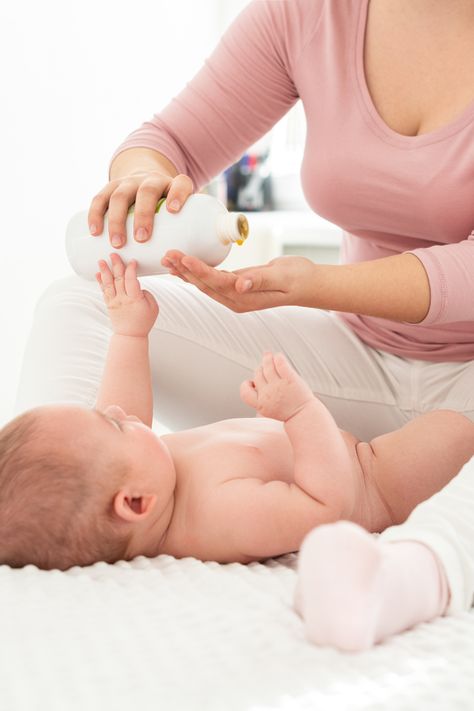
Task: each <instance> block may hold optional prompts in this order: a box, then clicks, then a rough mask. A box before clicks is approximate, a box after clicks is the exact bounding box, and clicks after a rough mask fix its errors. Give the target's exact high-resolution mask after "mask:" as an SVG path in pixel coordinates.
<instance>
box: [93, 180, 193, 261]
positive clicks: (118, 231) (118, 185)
mask: <svg viewBox="0 0 474 711" xmlns="http://www.w3.org/2000/svg"><path fill="white" fill-rule="evenodd" d="M192 193H193V182H192V180H191V178H190V177H189V176H187V175H182V174H180V175H177V176H175V177H173V176H171V175H169V174H167V173H166V172H162V171H160V170H150V171H143V172H140V173H133V174H132V175H125V176H123V177H122V178H117V179H115V180H111V181H110V182H109V183H107V185H105V186H104V187H103V188H102V190H100V192H99V193H97V195H96V196H95V197H94V198H93V199H92V202H91V205H90V208H89V213H88V223H89V230H90V232H91V234H92V235H100V234H102V232H103V228H104V216H105V213H106V212H107V213H108V238H109V241H110V244H111V246H112V247H114V249H120V248H121V247H123V246H124V244H125V243H126V241H127V231H126V222H127V216H128V212H129V208H130V206H131V205H135V211H134V218H133V236H134V239H136V240H137V242H146V241H147V240H149V239H150V237H151V234H152V232H153V224H154V220H155V214H156V207H157V205H158V203H159V201H160V200H161V198H162V197H164V196H167V198H166V208H165V209H169V211H170V212H178V211H179V210H180V209H181V207H182V206H183V205H184V203H185V202H186V200H187V199H188V197H189V196H190V195H192Z"/></svg>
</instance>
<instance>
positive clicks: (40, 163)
mask: <svg viewBox="0 0 474 711" xmlns="http://www.w3.org/2000/svg"><path fill="white" fill-rule="evenodd" d="M247 2H248V0H199V2H196V1H195V0H174V2H173V3H169V2H166V1H165V0H154V2H149V0H135V1H134V3H133V4H132V5H130V3H129V2H126V1H125V0H113V1H112V0H99V1H97V0H81V2H80V3H70V2H64V0H44V1H43V2H42V3H36V2H34V1H33V0H16V2H15V3H2V4H1V5H0V62H1V66H2V79H1V82H2V86H1V92H2V111H1V119H0V120H1V122H2V126H1V131H0V141H1V144H0V149H1V156H2V170H1V172H0V184H1V192H0V194H1V198H2V215H3V218H2V236H1V239H2V252H1V257H0V300H1V302H0V303H1V307H0V337H1V343H2V348H1V366H2V379H1V398H0V426H1V425H2V424H4V422H6V421H7V420H8V419H10V418H11V416H12V409H13V403H14V399H15V392H16V387H17V382H18V376H19V371H20V366H21V358H22V354H23V349H24V345H25V342H26V339H27V336H28V331H29V328H30V324H31V321H32V317H33V310H34V306H35V303H36V301H37V299H38V297H39V296H40V294H41V293H42V292H43V291H44V289H45V288H46V287H47V285H48V284H49V283H50V282H51V281H52V280H54V279H56V278H60V277H63V276H66V275H68V274H70V273H71V269H70V267H69V265H68V263H67V260H66V257H65V252H64V232H65V226H66V224H67V221H68V219H69V218H70V216H71V215H72V214H73V213H75V212H77V211H78V210H82V209H87V208H88V205H89V202H90V200H91V198H92V196H93V195H94V194H95V193H96V192H97V191H98V190H99V189H100V188H101V187H102V186H103V185H104V184H105V183H106V182H107V171H108V165H109V161H110V157H111V155H112V153H113V151H114V150H115V148H116V147H117V145H118V144H119V143H120V142H121V141H122V140H123V139H124V138H125V136H126V135H128V133H130V132H131V131H132V130H133V129H135V128H136V127H138V126H139V125H140V124H141V123H142V122H143V121H144V120H148V119H149V118H150V117H151V116H152V114H153V113H154V112H156V111H159V109H160V108H161V107H163V106H164V105H165V104H166V103H167V102H168V101H169V100H170V99H171V98H172V97H173V96H174V95H175V94H176V93H178V92H179V91H180V90H181V89H182V87H183V85H184V84H185V83H186V82H187V81H189V79H190V78H191V77H192V76H193V75H194V74H195V72H196V71H197V70H198V69H199V67H200V66H201V64H202V62H203V61H204V59H205V58H206V56H208V55H209V54H210V53H211V51H212V49H213V47H214V45H215V44H216V43H217V41H218V39H219V36H220V35H221V34H222V32H223V31H224V30H225V28H226V27H227V26H228V25H229V23H230V22H231V21H232V19H233V18H234V17H235V16H236V15H237V14H238V13H239V12H240V11H241V10H242V9H243V7H244V6H245V5H246V4H247ZM304 136H305V129H304V114H303V110H302V107H301V105H300V104H299V103H298V104H297V105H296V106H295V107H294V108H293V109H292V110H291V111H290V112H289V114H287V116H286V117H284V118H283V119H282V121H280V123H279V124H277V126H275V128H274V129H273V130H272V132H271V134H269V135H267V136H265V137H264V138H263V139H262V141H260V142H259V144H257V145H256V146H255V147H252V149H251V150H249V152H248V154H247V155H246V156H243V158H242V161H240V162H239V165H237V166H234V167H233V174H231V172H229V173H228V174H227V176H221V177H220V178H217V179H216V180H215V181H213V184H212V185H211V186H209V190H210V191H211V192H216V191H220V194H221V195H222V188H223V186H224V183H226V184H228V185H230V184H231V183H230V181H231V180H234V185H235V178H236V174H237V175H238V174H239V173H242V172H244V173H245V172H246V171H247V175H248V173H249V170H251V169H254V170H256V169H257V168H258V169H259V170H261V171H264V173H265V175H266V176H267V178H269V180H270V183H271V186H270V183H269V182H268V180H267V185H266V190H268V188H269V186H270V187H271V194H270V197H269V196H268V193H266V197H265V200H264V201H263V202H259V200H260V197H261V193H259V192H258V189H257V190H252V189H248V180H247V190H244V191H243V192H242V193H241V194H240V197H239V200H240V202H241V203H242V202H243V203H244V204H239V205H238V207H239V209H243V210H244V211H245V210H246V209H248V210H249V211H251V212H252V214H249V221H250V224H251V236H252V239H251V240H250V239H249V240H248V241H247V245H248V247H247V246H246V247H245V250H244V249H242V251H241V252H239V253H238V254H233V253H232V256H231V257H230V258H229V262H228V263H227V261H226V264H225V266H226V268H234V267H235V266H241V265H242V264H243V263H244V262H245V263H246V264H256V263H261V262H263V261H267V260H268V259H270V258H272V257H273V256H276V255H277V254H280V253H296V254H306V255H307V256H310V257H311V258H314V259H318V260H324V261H335V260H337V249H338V231H337V229H335V228H334V226H332V225H330V224H329V223H326V222H325V221H324V220H321V219H319V218H317V217H316V216H315V215H313V214H312V213H310V212H309V210H308V208H307V206H306V204H305V202H304V198H303V195H302V192H301V188H300V186H299V165H300V160H301V155H302V151H303V145H304ZM258 156H260V157H262V156H263V157H264V159H263V158H262V159H259V158H258ZM225 177H227V181H226V180H225ZM245 183H246V181H245V180H244V187H245ZM257 184H258V181H257ZM254 185H255V181H254ZM259 195H260V197H259ZM235 196H236V193H235V191H234V197H233V198H232V199H234V200H235ZM231 197H232V196H229V199H230V198H231ZM244 252H245V254H244Z"/></svg>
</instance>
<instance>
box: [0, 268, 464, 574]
mask: <svg viewBox="0 0 474 711" xmlns="http://www.w3.org/2000/svg"><path fill="white" fill-rule="evenodd" d="M99 268H100V271H99V272H98V273H97V281H98V283H99V285H100V287H101V289H102V291H103V296H104V300H105V303H106V304H107V307H108V311H109V315H110V320H111V324H112V328H113V335H112V337H111V341H110V344H109V350H108V355H107V360H106V364H105V368H104V373H103V378H102V382H101V386H100V389H99V393H98V397H97V401H96V403H95V408H94V409H87V408H85V407H79V406H75V405H47V406H41V407H37V408H35V409H33V410H29V411H28V412H26V413H24V414H22V415H20V416H18V417H17V418H15V419H14V420H13V421H12V422H10V423H9V424H7V425H6V426H5V427H4V428H3V430H2V431H0V492H1V493H0V562H3V563H8V564H10V565H12V566H16V567H18V566H23V565H26V564H28V563H33V564H35V565H37V566H39V567H41V568H45V569H50V568H59V569H67V568H69V567H70V566H73V565H88V564H91V563H94V562H95V561H98V560H104V561H108V562H113V561H116V560H118V559H132V558H134V557H135V556H138V555H145V556H150V557H153V556H156V555H158V554H160V553H166V554H168V555H172V556H175V557H178V558H182V557H185V556H193V557H196V558H199V559H202V560H215V561H219V562H222V563H225V562H242V563H247V562H250V561H254V560H262V559H265V558H269V557H271V556H276V555H281V554H284V553H288V552H291V551H296V550H298V549H299V547H300V544H301V542H302V540H303V538H304V537H305V536H306V534H308V532H309V531H311V529H313V528H314V527H315V526H318V525H319V524H322V523H329V522H332V521H336V520H340V519H345V520H347V521H352V522H354V523H357V524H359V525H360V526H362V527H364V528H365V529H366V530H368V531H372V532H375V531H382V530H383V529H385V528H386V527H387V526H391V525H393V524H396V523H400V522H402V521H404V520H405V519H406V517H407V516H408V514H409V513H410V512H411V511H412V509H413V508H414V507H415V506H416V505H417V504H418V503H419V502H421V501H423V500H424V499H426V498H428V497H429V496H431V495H432V494H433V493H435V492H436V491H438V490H439V489H440V488H442V487H443V486H444V485H445V484H446V483H447V482H448V481H449V480H450V479H452V478H453V477H454V476H455V475H456V473H457V472H458V471H459V470H460V469H461V467H462V466H463V464H464V463H465V462H466V461H467V460H468V459H469V458H470V457H471V456H472V454H473V453H474V446H473V442H474V438H473V433H474V425H473V424H472V423H471V422H470V421H469V420H468V419H467V418H465V417H464V416H463V415H460V414H458V413H456V412H451V411H437V412H431V413H428V414H425V415H422V416H420V417H418V418H417V419H415V420H413V421H412V422H409V423H408V424H407V425H405V426H404V427H402V428H401V429H400V430H398V431H395V432H392V433H389V434H385V435H382V436H380V437H376V438H375V439H374V440H372V441H371V442H370V443H366V442H360V441H359V440H358V439H357V438H356V437H354V436H353V435H352V434H350V433H348V432H344V431H341V430H340V429H339V428H338V427H337V426H336V424H335V422H334V420H333V418H332V416H331V415H330V413H329V412H328V410H327V409H326V407H325V406H324V405H323V404H322V403H321V402H320V400H318V398H317V397H315V396H314V395H313V393H312V392H311V390H310V388H309V387H308V386H307V385H306V383H305V382H304V381H303V380H302V378H301V377H300V376H299V375H298V374H297V373H296V372H295V371H294V370H293V368H292V367H291V365H290V364H289V362H288V361H287V360H286V358H285V357H284V356H283V355H282V354H276V355H273V354H272V353H265V354H264V355H263V358H262V361H261V364H260V366H259V367H258V368H257V370H256V372H255V374H254V377H253V380H248V381H246V382H244V383H243V384H242V386H241V391H240V394H241V397H242V399H243V401H244V402H245V403H247V404H248V405H249V406H250V407H252V408H254V409H255V410H256V412H257V413H258V414H259V415H260V417H252V418H242V419H240V418H239V419H229V420H224V421H222V422H216V423H213V424H209V425H205V426H202V427H196V428H194V429H190V430H185V431H182V432H174V433H170V434H167V435H163V436H161V437H159V436H157V435H156V434H155V433H154V432H153V431H152V429H151V426H152V416H153V402H152V388H151V377H150V367H149V359H148V334H149V332H150V330H151V328H152V326H153V324H154V322H155V320H156V318H157V316H158V310H159V309H158V304H157V303H156V301H155V299H154V297H153V296H152V295H151V294H150V293H149V292H147V291H144V290H142V289H141V287H140V283H139V281H138V279H137V276H136V263H135V262H134V261H132V262H130V263H129V264H128V265H127V266H125V265H124V263H123V262H122V260H121V258H120V257H119V256H118V255H116V254H112V255H111V268H110V267H109V266H108V264H107V263H106V262H105V261H100V262H99ZM209 387H210V388H212V383H209Z"/></svg>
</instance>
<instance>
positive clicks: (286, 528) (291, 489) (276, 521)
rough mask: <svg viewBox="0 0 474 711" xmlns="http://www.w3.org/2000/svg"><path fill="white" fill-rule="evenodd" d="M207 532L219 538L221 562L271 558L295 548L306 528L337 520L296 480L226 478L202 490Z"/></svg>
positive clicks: (301, 539)
mask: <svg viewBox="0 0 474 711" xmlns="http://www.w3.org/2000/svg"><path fill="white" fill-rule="evenodd" d="M203 508H205V510H206V518H207V520H208V521H210V522H211V521H212V524H211V526H212V535H213V536H216V537H217V539H218V540H219V541H222V544H223V552H224V555H222V556H221V558H222V562H225V561H226V555H227V556H228V560H236V551H238V554H239V555H240V556H241V558H240V561H241V562H248V560H246V558H250V559H252V560H255V559H263V558H271V557H272V556H277V555H283V554H284V553H291V552H293V551H297V550H299V547H300V545H301V543H302V541H303V538H304V537H305V536H306V534H307V533H309V531H311V529H312V528H314V527H315V526H318V525H319V524H322V523H331V522H333V521H335V520H336V519H337V516H336V514H335V513H334V511H333V509H332V508H330V507H328V506H325V505H324V504H321V503H320V502H319V501H316V500H315V499H314V498H313V497H312V496H310V495H309V494H307V493H306V492H305V491H303V489H301V488H300V487H299V486H298V485H297V484H294V483H290V484H288V483H286V482H284V481H269V482H264V481H262V480H261V479H254V478H250V477H249V478H248V479H231V480H229V481H225V482H223V483H222V484H220V485H219V486H218V487H216V489H215V490H214V491H211V492H209V491H206V501H205V504H203Z"/></svg>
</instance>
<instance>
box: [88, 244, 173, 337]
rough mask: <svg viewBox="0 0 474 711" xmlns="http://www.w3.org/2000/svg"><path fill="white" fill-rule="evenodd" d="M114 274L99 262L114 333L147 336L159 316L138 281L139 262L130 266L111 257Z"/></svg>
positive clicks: (98, 278) (98, 277) (117, 257)
mask: <svg viewBox="0 0 474 711" xmlns="http://www.w3.org/2000/svg"><path fill="white" fill-rule="evenodd" d="M110 260H111V262H112V271H111V270H110V267H109V265H108V264H107V262H105V261H104V260H103V259H100V260H99V262H98V264H99V269H100V272H97V274H96V275H95V276H96V279H97V281H98V283H99V285H100V287H101V289H102V293H103V295H104V301H105V303H106V304H107V308H108V310H109V316H110V320H111V322H112V328H113V330H114V333H117V334H120V335H122V336H148V334H149V332H150V331H151V329H152V326H153V324H154V323H155V321H156V317H157V316H158V311H159V308H158V304H157V302H156V300H155V297H154V296H153V295H152V294H150V292H149V291H143V290H142V288H141V286H140V282H139V281H138V279H137V263H136V261H135V260H134V259H133V260H132V261H131V262H130V263H129V264H127V266H126V267H125V264H124V263H123V261H122V258H121V257H120V256H119V255H118V254H116V253H112V254H111V255H110Z"/></svg>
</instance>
